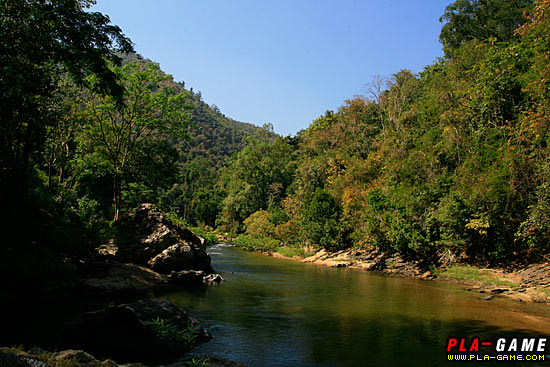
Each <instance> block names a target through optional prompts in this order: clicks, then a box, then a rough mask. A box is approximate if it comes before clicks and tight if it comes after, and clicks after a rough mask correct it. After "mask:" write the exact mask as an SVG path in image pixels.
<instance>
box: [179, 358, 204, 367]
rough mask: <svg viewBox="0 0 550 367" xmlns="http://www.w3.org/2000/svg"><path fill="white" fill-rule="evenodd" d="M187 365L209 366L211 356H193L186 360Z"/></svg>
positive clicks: (196, 366) (193, 366)
mask: <svg viewBox="0 0 550 367" xmlns="http://www.w3.org/2000/svg"><path fill="white" fill-rule="evenodd" d="M185 365H186V366H191V367H208V366H210V358H208V357H193V358H191V359H190V360H189V361H187V362H185Z"/></svg>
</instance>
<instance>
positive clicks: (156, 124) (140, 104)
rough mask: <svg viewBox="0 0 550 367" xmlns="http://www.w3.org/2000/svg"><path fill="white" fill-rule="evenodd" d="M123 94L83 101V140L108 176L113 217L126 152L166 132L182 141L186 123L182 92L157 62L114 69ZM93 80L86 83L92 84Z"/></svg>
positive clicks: (119, 201)
mask: <svg viewBox="0 0 550 367" xmlns="http://www.w3.org/2000/svg"><path fill="white" fill-rule="evenodd" d="M112 72H113V73H115V74H116V75H118V77H119V82H120V84H121V85H122V86H123V87H124V88H125V90H126V92H125V94H124V97H123V101H122V104H119V103H118V101H117V99H116V98H114V97H112V96H105V95H100V94H95V95H93V96H90V97H86V98H85V99H84V100H83V101H82V102H83V103H84V104H85V106H86V107H85V109H84V114H85V119H86V120H87V123H86V126H85V128H84V134H83V138H84V139H85V140H87V141H88V143H89V147H90V149H91V150H92V151H95V152H96V153H100V154H102V155H104V156H105V157H106V158H107V160H108V162H109V165H110V169H111V171H112V176H113V219H114V220H115V221H116V220H118V219H119V217H120V210H121V206H122V191H123V189H124V185H125V183H126V177H127V173H128V166H129V163H130V159H131V157H132V153H133V152H134V151H135V150H136V148H138V147H139V146H140V144H142V143H144V142H146V141H147V140H148V139H150V138H152V137H153V136H159V135H160V134H168V135H170V136H177V137H186V136H187V132H186V127H187V125H188V122H189V120H190V115H189V113H188V112H187V110H188V109H189V108H190V107H189V106H188V105H186V103H185V99H186V98H187V97H188V95H187V93H186V92H179V91H178V90H177V89H176V88H175V87H174V84H173V83H171V80H172V77H171V76H170V75H167V74H164V73H163V72H162V71H161V70H160V67H159V65H158V64H154V63H137V62H131V63H129V64H127V65H125V66H124V67H116V66H114V67H113V69H112ZM95 79H96V77H95V76H92V77H91V78H89V80H88V81H87V82H88V83H89V84H90V85H92V86H93V85H94V84H95Z"/></svg>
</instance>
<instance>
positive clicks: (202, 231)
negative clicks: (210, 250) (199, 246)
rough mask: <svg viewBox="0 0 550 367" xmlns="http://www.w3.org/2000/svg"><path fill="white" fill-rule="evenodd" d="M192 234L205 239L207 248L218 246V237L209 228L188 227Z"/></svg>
mask: <svg viewBox="0 0 550 367" xmlns="http://www.w3.org/2000/svg"><path fill="white" fill-rule="evenodd" d="M188 228H189V230H190V231H191V232H193V233H194V234H196V235H197V236H199V237H202V238H204V242H205V243H206V246H212V245H215V244H217V243H218V242H219V241H218V236H217V235H216V234H215V233H214V232H212V231H209V230H208V228H202V227H188Z"/></svg>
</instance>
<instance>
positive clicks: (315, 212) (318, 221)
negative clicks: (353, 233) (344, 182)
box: [302, 188, 343, 249]
mask: <svg viewBox="0 0 550 367" xmlns="http://www.w3.org/2000/svg"><path fill="white" fill-rule="evenodd" d="M340 212H341V210H340V207H339V205H338V202H337V200H336V199H335V198H334V197H333V196H332V195H330V194H329V193H328V192H327V191H326V190H323V189H320V188H318V189H317V191H315V195H313V199H312V200H311V201H310V202H308V203H306V205H305V208H304V212H303V213H302V227H303V229H304V232H305V233H306V237H307V238H308V239H310V240H311V241H313V243H315V244H319V245H321V246H323V247H325V248H327V249H335V248H338V247H340V246H342V245H343V244H342V241H341V225H340V221H339V220H340Z"/></svg>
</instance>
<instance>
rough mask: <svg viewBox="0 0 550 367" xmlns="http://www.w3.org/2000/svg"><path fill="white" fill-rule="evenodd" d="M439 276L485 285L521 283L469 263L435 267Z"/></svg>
mask: <svg viewBox="0 0 550 367" xmlns="http://www.w3.org/2000/svg"><path fill="white" fill-rule="evenodd" d="M433 273H434V274H435V275H437V276H438V277H439V278H445V279H453V280H459V281H464V282H473V283H482V284H484V285H495V286H507V287H511V288H513V287H517V286H518V285H519V283H517V282H514V281H511V280H508V279H503V278H501V277H499V276H498V275H496V274H494V273H492V272H491V271H490V270H482V269H478V268H476V267H473V266H468V265H452V266H449V267H448V268H443V269H433Z"/></svg>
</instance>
